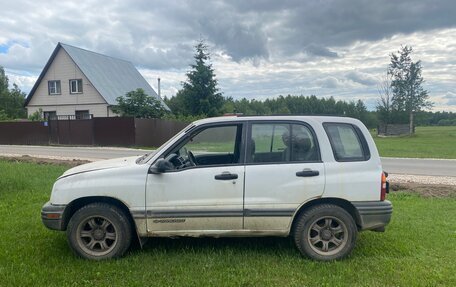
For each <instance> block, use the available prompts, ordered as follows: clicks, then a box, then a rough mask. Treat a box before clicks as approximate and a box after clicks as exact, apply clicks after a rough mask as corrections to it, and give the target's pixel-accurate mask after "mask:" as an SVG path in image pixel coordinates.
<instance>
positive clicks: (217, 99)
mask: <svg viewBox="0 0 456 287" xmlns="http://www.w3.org/2000/svg"><path fill="white" fill-rule="evenodd" d="M194 59H195V63H194V64H192V65H191V70H190V71H189V72H188V73H187V81H186V82H183V83H182V89H181V90H179V91H178V92H177V94H176V96H174V97H173V98H171V99H170V100H169V105H170V108H171V110H172V111H173V112H174V113H181V114H183V115H206V116H217V115H220V114H221V113H222V106H223V102H224V99H223V97H222V94H221V93H220V92H219V89H218V88H217V80H216V78H215V73H214V69H213V68H212V64H211V63H210V54H209V52H208V51H207V45H206V44H205V43H204V41H200V42H199V43H198V44H197V45H196V46H195V55H194Z"/></svg>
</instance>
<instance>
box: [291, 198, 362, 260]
mask: <svg viewBox="0 0 456 287" xmlns="http://www.w3.org/2000/svg"><path fill="white" fill-rule="evenodd" d="M357 232H358V230H357V228H356V224H355V221H354V220H353V217H352V216H351V215H350V214H349V213H348V212H347V211H346V210H344V209H343V208H341V207H339V206H337V205H333V204H321V205H316V206H314V207H311V208H310V209H308V210H306V211H304V213H302V214H301V215H300V217H299V218H298V219H297V222H296V224H295V227H294V232H293V237H294V242H295V244H296V246H297V247H298V249H299V251H300V252H301V253H302V254H303V255H305V256H307V257H310V258H312V259H315V260H321V261H330V260H337V259H341V258H344V257H346V256H347V255H348V254H350V252H351V251H352V249H353V248H354V246H355V242H356V236H357Z"/></svg>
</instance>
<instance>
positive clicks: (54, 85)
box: [48, 80, 62, 95]
mask: <svg viewBox="0 0 456 287" xmlns="http://www.w3.org/2000/svg"><path fill="white" fill-rule="evenodd" d="M52 89H54V92H52ZM48 93H49V95H60V94H62V87H61V85H60V80H52V81H48Z"/></svg>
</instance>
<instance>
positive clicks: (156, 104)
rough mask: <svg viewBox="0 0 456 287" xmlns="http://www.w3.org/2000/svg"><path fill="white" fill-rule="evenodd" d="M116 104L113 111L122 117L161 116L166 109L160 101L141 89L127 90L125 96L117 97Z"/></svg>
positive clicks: (148, 117) (147, 117)
mask: <svg viewBox="0 0 456 287" xmlns="http://www.w3.org/2000/svg"><path fill="white" fill-rule="evenodd" d="M116 100H117V106H115V107H113V111H114V112H115V113H117V114H120V115H121V116H123V117H135V118H146V119H150V118H158V119H159V118H162V117H163V116H164V115H165V114H166V113H167V110H166V109H165V108H164V106H163V105H162V103H161V102H160V101H159V100H157V99H155V98H154V97H151V96H149V95H147V94H146V93H145V92H144V90H143V89H137V90H136V91H130V92H128V93H127V94H126V95H125V97H124V96H120V97H117V99H116Z"/></svg>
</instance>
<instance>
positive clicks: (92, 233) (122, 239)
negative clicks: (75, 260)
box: [67, 203, 132, 260]
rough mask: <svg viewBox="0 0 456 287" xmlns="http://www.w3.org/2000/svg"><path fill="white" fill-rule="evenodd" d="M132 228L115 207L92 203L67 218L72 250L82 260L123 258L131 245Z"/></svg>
mask: <svg viewBox="0 0 456 287" xmlns="http://www.w3.org/2000/svg"><path fill="white" fill-rule="evenodd" d="M131 233H132V231H131V225H130V223H129V221H128V218H127V216H126V215H125V214H124V212H122V210H120V209H118V208H117V207H115V206H112V205H109V204H106V203H92V204H89V205H86V206H84V207H82V208H80V209H79V210H78V211H76V212H75V213H74V214H73V216H72V217H71V219H70V222H69V224H68V228H67V237H68V242H69V245H70V247H71V248H72V249H73V251H74V252H75V253H76V254H77V255H79V256H81V257H84V258H87V259H92V260H102V259H109V258H115V257H120V256H122V255H123V254H124V253H125V252H126V251H127V249H128V248H129V247H130V244H131Z"/></svg>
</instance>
